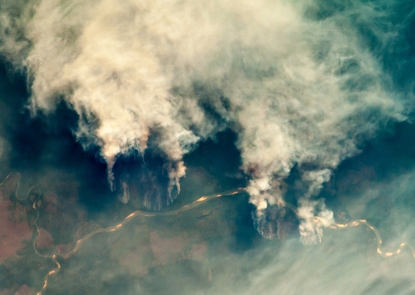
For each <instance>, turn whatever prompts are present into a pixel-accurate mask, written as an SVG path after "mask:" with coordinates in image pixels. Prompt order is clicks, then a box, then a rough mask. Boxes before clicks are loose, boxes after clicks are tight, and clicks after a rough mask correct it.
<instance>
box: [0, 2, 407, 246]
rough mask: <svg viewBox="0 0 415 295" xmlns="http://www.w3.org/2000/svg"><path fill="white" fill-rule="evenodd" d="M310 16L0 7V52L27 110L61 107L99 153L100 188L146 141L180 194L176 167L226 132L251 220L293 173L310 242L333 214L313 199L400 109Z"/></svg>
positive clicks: (153, 7)
mask: <svg viewBox="0 0 415 295" xmlns="http://www.w3.org/2000/svg"><path fill="white" fill-rule="evenodd" d="M311 8H312V4H311V3H310V2H308V1H304V2H303V1H284V0H278V1H268V0H258V1H252V0H239V1H236V0H226V1H223V0H222V1H219V0H207V1H194V0H181V1H179V0H152V1H133V0H126V1H115V0H94V1H79V0H73V1H58V2H57V1H53V0H40V1H36V3H34V2H30V3H28V4H25V3H23V2H15V1H10V2H9V1H4V0H3V6H2V10H1V15H0V27H1V28H2V32H1V34H2V35H1V38H2V39H3V40H4V42H3V43H2V44H1V50H2V52H3V55H4V56H6V57H8V58H9V59H10V60H11V61H12V62H13V63H14V64H15V65H18V66H19V65H20V66H23V67H24V68H25V69H27V71H28V73H29V75H30V79H31V81H32V83H31V91H32V98H31V106H32V108H33V110H34V111H37V110H42V111H45V112H49V111H53V109H54V107H55V106H56V104H57V102H58V101H59V99H61V98H62V97H64V99H65V100H67V101H68V102H70V104H71V105H72V106H73V107H74V109H75V110H76V111H77V112H78V113H79V114H80V115H81V117H82V118H83V119H82V120H80V123H79V128H78V136H82V137H85V136H86V137H87V138H89V144H95V145H99V146H100V147H101V154H102V157H103V158H104V159H105V160H106V162H107V164H108V173H109V180H110V182H112V180H113V179H112V166H113V164H114V161H115V159H116V157H117V155H119V154H122V153H125V152H127V151H128V150H130V149H136V150H138V151H140V152H143V151H144V150H145V149H146V148H147V143H148V139H149V136H150V135H156V138H157V145H158V146H157V148H158V149H159V150H160V153H162V154H163V156H165V157H167V158H168V160H169V162H170V165H169V178H170V184H169V189H172V188H173V186H176V187H177V188H178V189H179V180H180V178H181V177H183V176H184V175H185V166H184V163H183V161H182V157H183V155H184V154H186V153H187V152H189V151H190V150H191V149H192V147H193V146H194V144H195V143H197V142H198V141H199V140H203V139H206V138H208V137H211V136H214V135H215V134H216V133H217V132H218V131H221V130H223V129H224V128H227V127H229V128H232V129H233V130H234V131H235V132H237V134H238V142H237V145H238V148H239V149H240V151H241V154H242V159H243V167H242V168H243V169H244V171H245V172H246V173H247V174H249V175H250V176H251V177H252V180H251V181H250V184H249V187H248V192H249V193H250V195H251V199H250V200H251V202H252V203H253V204H254V205H256V206H257V214H258V216H261V214H265V213H264V212H265V211H264V210H265V209H266V208H267V206H269V205H274V204H279V203H281V202H283V196H282V191H283V190H282V189H281V185H283V182H284V179H285V178H286V177H287V176H288V175H289V173H290V171H291V169H292V168H293V166H294V165H297V166H298V168H299V169H300V171H301V173H302V179H303V181H304V183H305V184H307V186H308V187H309V189H308V193H306V195H305V196H304V197H303V198H302V200H300V202H299V204H300V206H302V207H301V208H300V210H299V212H300V215H301V219H302V223H301V225H300V232H301V234H302V236H303V239H304V241H305V242H315V241H317V240H318V238H319V237H321V227H322V226H324V225H325V224H317V223H313V222H312V219H313V218H314V216H317V215H321V217H325V218H327V219H329V220H328V222H332V215H330V212H329V211H327V210H326V209H325V208H324V206H322V205H321V204H320V205H318V206H316V202H315V201H313V200H312V197H313V196H315V195H317V194H318V192H319V190H320V189H321V187H322V185H323V183H324V182H326V181H328V180H329V178H330V174H331V171H332V170H333V169H334V168H336V166H337V165H338V164H339V163H340V162H341V161H342V160H343V159H345V158H346V157H349V156H351V155H353V154H355V153H356V152H358V145H359V144H360V143H362V142H363V141H364V140H365V139H366V138H368V137H371V136H373V135H374V133H375V132H376V131H378V129H379V128H380V127H382V126H384V125H385V124H387V122H388V121H389V120H402V119H403V116H402V112H403V107H402V106H401V104H399V103H397V102H396V101H395V99H394V97H393V95H392V94H391V93H388V91H387V89H385V86H384V85H385V84H387V83H386V81H387V77H384V76H383V73H382V70H381V68H380V66H379V65H378V64H377V62H376V60H375V59H374V58H373V56H372V55H371V54H370V52H369V50H368V49H367V48H365V47H364V46H363V45H362V44H360V43H361V42H360V41H359V38H358V34H357V32H356V31H355V30H353V29H352V26H351V24H350V23H349V20H348V18H346V17H343V16H342V15H341V14H338V15H334V16H332V17H328V18H325V19H324V20H318V21H316V20H313V19H311V18H307V17H306V15H307V13H306V12H307V11H308V10H309V9H311ZM91 122H93V123H94V124H91ZM310 167H312V168H310ZM317 203H319V202H317ZM318 208H320V209H318Z"/></svg>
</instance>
